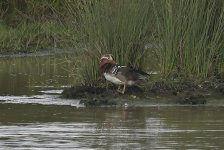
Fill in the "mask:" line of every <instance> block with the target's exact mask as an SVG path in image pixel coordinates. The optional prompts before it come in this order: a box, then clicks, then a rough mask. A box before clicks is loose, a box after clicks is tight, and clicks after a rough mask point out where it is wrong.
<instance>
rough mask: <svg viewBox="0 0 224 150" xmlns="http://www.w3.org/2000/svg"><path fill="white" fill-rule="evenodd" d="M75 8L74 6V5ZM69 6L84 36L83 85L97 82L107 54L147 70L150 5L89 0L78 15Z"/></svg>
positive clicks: (139, 0)
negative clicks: (100, 64)
mask: <svg viewBox="0 0 224 150" xmlns="http://www.w3.org/2000/svg"><path fill="white" fill-rule="evenodd" d="M72 4H74V3H72ZM72 4H70V5H68V9H69V10H71V14H73V15H74V18H75V19H77V18H78V30H79V31H80V34H82V42H81V45H79V46H80V48H81V49H82V51H81V52H80V51H79V55H80V58H81V59H82V66H83V69H82V70H81V74H83V77H84V81H85V82H87V83H88V82H90V80H91V81H92V80H97V78H98V77H99V75H98V63H99V62H98V61H99V57H101V55H102V54H104V53H110V54H113V56H114V58H115V60H116V61H117V63H120V64H124V65H131V66H132V67H134V68H144V67H145V66H146V64H144V63H143V62H144V60H145V58H146V57H145V54H146V53H145V48H144V46H145V44H146V43H147V41H148V40H149V37H150V36H149V35H150V34H149V33H150V21H151V17H150V15H151V14H152V13H150V11H151V6H150V4H151V1H148V0H132V1H129V0H121V1H120V0H114V1H111V0H104V1H98V0H90V1H89V0H88V1H87V0H86V1H82V3H80V4H79V8H78V14H77V12H74V11H72V10H75V11H77V9H74V8H75V7H77V6H76V5H75V6H74V5H72Z"/></svg>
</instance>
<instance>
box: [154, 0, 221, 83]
mask: <svg viewBox="0 0 224 150" xmlns="http://www.w3.org/2000/svg"><path fill="white" fill-rule="evenodd" d="M158 8H160V9H158ZM154 12H155V16H156V18H157V31H158V37H159V39H160V43H161V45H162V48H161V49H160V50H159V51H158V53H159V54H158V56H159V57H160V58H159V60H160V68H161V73H162V74H163V75H164V76H173V75H175V74H177V75H178V76H184V77H187V78H195V77H196V78H201V79H204V78H206V77H208V76H209V75H211V74H212V73H213V72H214V69H215V68H217V61H218V60H219V57H220V55H219V54H220V51H221V50H222V48H223V43H224V41H223V31H224V5H223V2H221V1H211V0H201V1H193V0H166V1H154Z"/></svg>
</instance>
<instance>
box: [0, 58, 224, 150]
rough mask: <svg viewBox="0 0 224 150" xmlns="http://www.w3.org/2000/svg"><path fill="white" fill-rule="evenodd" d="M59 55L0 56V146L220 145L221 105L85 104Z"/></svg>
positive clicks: (223, 135)
mask: <svg viewBox="0 0 224 150" xmlns="http://www.w3.org/2000/svg"><path fill="white" fill-rule="evenodd" d="M71 67H72V66H71V64H69V63H68V62H66V61H65V59H64V57H35V58H34V57H28V58H10V59H9V58H7V59H6V58H4V59H2V58H1V59H0V83H1V87H0V90H1V91H0V149H2V150H5V149H6V150H7V149H21V150H29V149H31V150H33V149H54V150H55V149H59V150H61V149H85V150H86V149H115V150H117V149H147V150H148V149H167V150H168V149H169V150H170V149H192V150H193V149H194V150H204V149H208V150H211V149H212V150H213V149H224V142H223V141H224V117H223V114H224V107H223V105H222V106H219V105H207V106H181V105H179V106H178V105H155V104H153V105H152V104H150V102H149V104H147V105H145V106H144V105H141V106H140V105H139V106H135V107H127V108H123V107H102V108H85V107H84V106H82V105H79V100H71V99H62V98H60V92H61V91H62V89H63V87H64V86H69V84H71V83H72V82H73V76H72V74H71V72H70V71H69V70H71Z"/></svg>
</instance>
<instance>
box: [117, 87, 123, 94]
mask: <svg viewBox="0 0 224 150" xmlns="http://www.w3.org/2000/svg"><path fill="white" fill-rule="evenodd" d="M117 92H118V93H121V92H122V91H121V85H118V88H117Z"/></svg>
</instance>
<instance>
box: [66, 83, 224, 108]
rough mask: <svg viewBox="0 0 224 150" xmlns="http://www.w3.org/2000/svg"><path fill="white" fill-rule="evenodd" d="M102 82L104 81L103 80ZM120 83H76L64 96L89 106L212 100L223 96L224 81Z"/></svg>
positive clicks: (205, 101) (196, 103) (206, 102)
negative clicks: (119, 87)
mask: <svg viewBox="0 0 224 150" xmlns="http://www.w3.org/2000/svg"><path fill="white" fill-rule="evenodd" d="M101 85H102V84H101ZM116 88H117V87H116V86H114V85H112V84H110V85H109V86H107V87H103V86H74V87H71V88H67V89H65V90H64V91H63V92H62V96H63V97H64V98H74V99H81V101H80V103H82V104H84V105H86V106H101V105H116V106H117V105H125V104H126V103H128V102H129V103H130V102H135V103H138V102H143V103H144V102H147V103H148V102H149V103H152V104H154V103H155V104H183V105H184V104H188V105H189V104H190V105H198V104H208V103H209V104H212V103H213V101H212V99H213V98H214V97H215V98H218V99H222V97H223V96H224V82H222V81H219V82H216V83H215V82H208V81H206V82H202V83H200V84H198V83H195V82H193V81H179V82H175V83H174V82H166V81H156V82H154V83H151V84H149V85H143V86H141V87H138V86H134V87H128V89H127V91H126V93H125V94H124V95H121V94H119V93H117V92H116Z"/></svg>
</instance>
